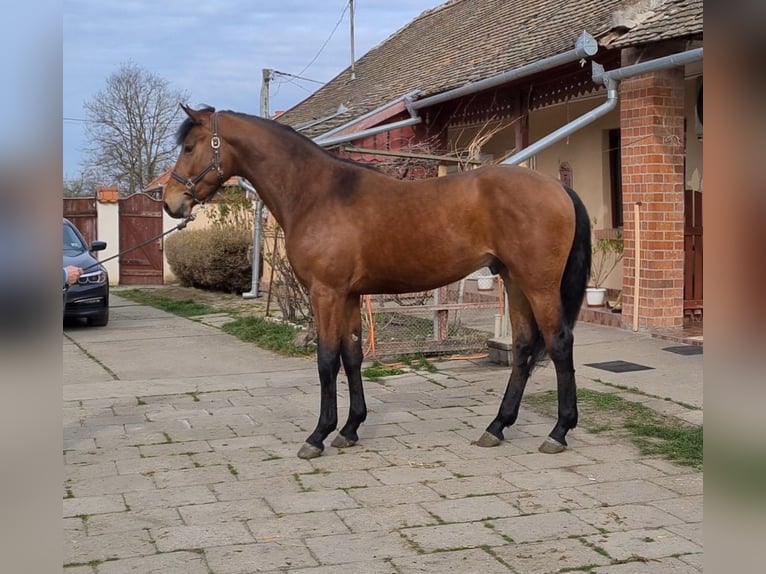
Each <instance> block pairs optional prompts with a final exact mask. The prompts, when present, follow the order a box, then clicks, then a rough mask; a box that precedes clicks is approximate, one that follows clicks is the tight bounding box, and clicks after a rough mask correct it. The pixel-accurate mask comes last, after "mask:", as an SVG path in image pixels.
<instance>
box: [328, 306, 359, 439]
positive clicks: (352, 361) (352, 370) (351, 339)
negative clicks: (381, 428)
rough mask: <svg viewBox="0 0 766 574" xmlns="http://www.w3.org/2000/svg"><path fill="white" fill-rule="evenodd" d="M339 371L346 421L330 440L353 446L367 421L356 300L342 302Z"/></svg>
mask: <svg viewBox="0 0 766 574" xmlns="http://www.w3.org/2000/svg"><path fill="white" fill-rule="evenodd" d="M340 355H341V358H342V359H343V369H344V370H345V371H346V376H347V377H348V393H349V407H348V419H347V420H346V424H345V425H343V428H342V429H340V432H339V433H338V436H336V437H335V440H333V441H332V446H334V447H336V448H346V447H349V446H354V445H355V444H356V443H357V441H358V440H359V435H358V434H357V430H358V429H359V425H360V424H362V423H363V422H364V420H365V419H366V418H367V404H366V403H365V400H364V387H363V386H362V360H363V359H364V354H363V353H362V316H361V313H360V312H359V297H357V296H353V297H349V298H348V299H347V301H346V331H345V332H344V333H343V336H342V342H341V350H340Z"/></svg>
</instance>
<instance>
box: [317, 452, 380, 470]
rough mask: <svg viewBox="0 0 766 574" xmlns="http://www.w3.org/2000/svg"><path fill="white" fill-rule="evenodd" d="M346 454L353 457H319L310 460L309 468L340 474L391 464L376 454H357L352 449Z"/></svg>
mask: <svg viewBox="0 0 766 574" xmlns="http://www.w3.org/2000/svg"><path fill="white" fill-rule="evenodd" d="M347 453H348V454H350V455H353V456H320V457H319V458H315V459H312V460H311V466H312V467H313V468H314V469H315V470H322V471H327V472H340V471H351V470H370V469H372V468H386V467H388V466H391V464H392V463H391V462H389V461H388V459H386V458H383V457H382V456H380V455H379V454H378V453H376V452H362V451H359V452H357V451H356V450H355V449H353V448H352V449H350V450H347Z"/></svg>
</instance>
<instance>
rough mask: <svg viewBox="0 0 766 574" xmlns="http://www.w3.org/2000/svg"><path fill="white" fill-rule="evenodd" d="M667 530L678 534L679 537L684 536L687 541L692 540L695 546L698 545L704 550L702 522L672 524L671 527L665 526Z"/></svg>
mask: <svg viewBox="0 0 766 574" xmlns="http://www.w3.org/2000/svg"><path fill="white" fill-rule="evenodd" d="M665 529H666V530H669V531H670V532H673V533H674V534H678V535H679V536H683V537H684V538H686V539H687V540H691V541H692V542H694V543H695V544H698V545H699V546H700V548H702V545H703V543H704V541H703V528H702V522H695V523H686V524H672V525H670V526H665Z"/></svg>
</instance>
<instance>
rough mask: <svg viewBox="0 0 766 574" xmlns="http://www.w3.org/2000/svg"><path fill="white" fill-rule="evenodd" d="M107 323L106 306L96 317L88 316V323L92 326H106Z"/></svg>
mask: <svg viewBox="0 0 766 574" xmlns="http://www.w3.org/2000/svg"><path fill="white" fill-rule="evenodd" d="M107 323H109V309H108V308H107V309H106V311H104V312H103V313H102V314H101V315H98V316H97V317H88V325H90V326H92V327H106V324H107Z"/></svg>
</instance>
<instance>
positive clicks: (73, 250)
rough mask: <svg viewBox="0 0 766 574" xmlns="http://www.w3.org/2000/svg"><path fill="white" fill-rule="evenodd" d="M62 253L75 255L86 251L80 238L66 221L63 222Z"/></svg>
mask: <svg viewBox="0 0 766 574" xmlns="http://www.w3.org/2000/svg"><path fill="white" fill-rule="evenodd" d="M63 247H64V253H65V254H67V255H77V254H78V253H82V252H83V251H87V247H86V246H85V245H84V244H83V242H82V241H81V240H80V238H79V237H78V236H77V233H75V231H74V229H72V228H71V227H70V226H69V225H67V224H66V223H65V224H64V244H63Z"/></svg>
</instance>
